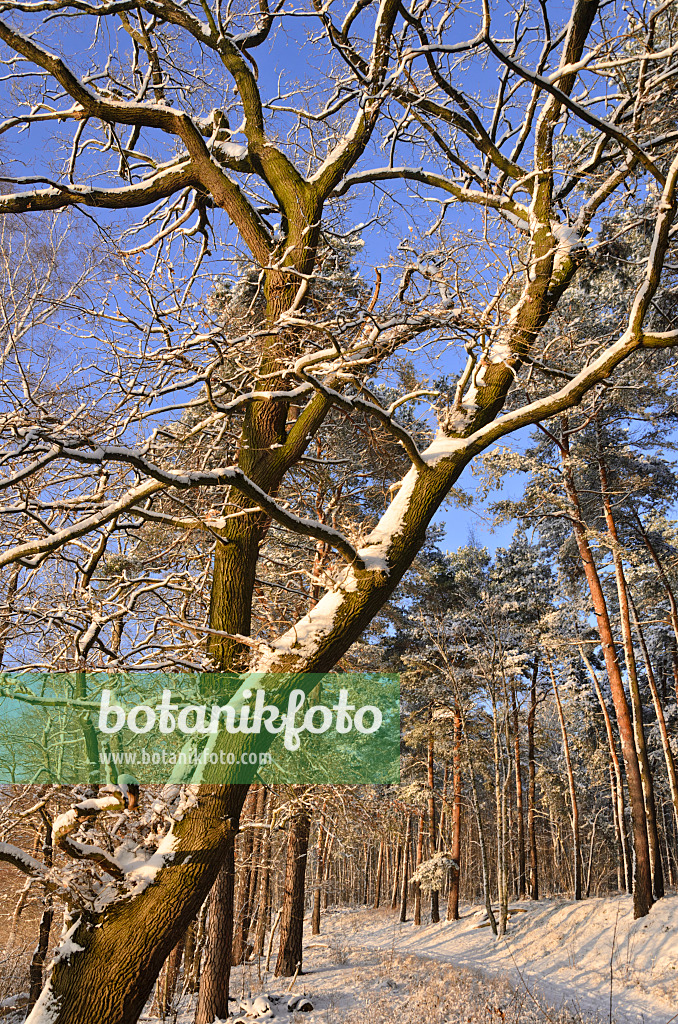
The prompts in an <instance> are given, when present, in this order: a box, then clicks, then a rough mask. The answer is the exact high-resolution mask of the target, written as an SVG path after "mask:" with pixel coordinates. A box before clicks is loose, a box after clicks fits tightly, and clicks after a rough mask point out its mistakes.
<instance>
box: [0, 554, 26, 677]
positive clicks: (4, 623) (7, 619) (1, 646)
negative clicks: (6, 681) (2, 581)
mask: <svg viewBox="0 0 678 1024" xmlns="http://www.w3.org/2000/svg"><path fill="white" fill-rule="evenodd" d="M20 574H21V566H20V565H17V566H16V567H15V568H14V569H12V574H11V576H10V577H9V582H8V584H7V595H6V598H5V608H4V610H3V617H2V618H1V619H0V668H2V663H3V661H4V659H5V651H6V650H7V639H8V637H9V633H10V629H11V623H12V612H13V611H14V598H15V597H16V593H17V590H18V587H19V576H20Z"/></svg>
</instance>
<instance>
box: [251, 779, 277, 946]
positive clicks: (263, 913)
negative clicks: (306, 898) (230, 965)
mask: <svg viewBox="0 0 678 1024" xmlns="http://www.w3.org/2000/svg"><path fill="white" fill-rule="evenodd" d="M272 811H273V797H272V795H271V796H270V797H269V799H268V801H267V802H266V815H265V818H264V825H265V826H266V827H265V828H264V830H263V836H262V838H261V867H260V871H259V893H258V904H259V910H258V912H257V926H256V928H255V931H254V948H253V950H252V953H253V955H254V956H263V955H264V942H265V939H266V927H267V924H268V920H269V904H270V897H271V829H270V825H271V821H272Z"/></svg>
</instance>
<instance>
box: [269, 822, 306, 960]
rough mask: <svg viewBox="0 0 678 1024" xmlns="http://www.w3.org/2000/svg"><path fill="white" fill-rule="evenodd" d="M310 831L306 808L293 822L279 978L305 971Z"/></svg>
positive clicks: (281, 931) (287, 868)
mask: <svg viewBox="0 0 678 1024" xmlns="http://www.w3.org/2000/svg"><path fill="white" fill-rule="evenodd" d="M310 831H311V819H310V816H309V814H308V811H307V810H306V809H304V808H302V809H300V810H298V811H297V812H296V814H295V815H294V817H293V818H292V821H291V822H290V832H289V838H288V842H287V866H286V871H285V892H284V896H283V906H282V916H281V918H280V947H279V949H278V960H277V962H276V965H275V976H276V978H279V977H281V976H282V977H291V976H292V975H293V974H294V973H295V971H296V970H297V969H299V970H301V962H302V946H303V937H304V895H305V881H306V861H307V859H308V840H309V835H310Z"/></svg>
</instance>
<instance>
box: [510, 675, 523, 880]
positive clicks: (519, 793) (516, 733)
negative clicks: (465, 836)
mask: <svg viewBox="0 0 678 1024" xmlns="http://www.w3.org/2000/svg"><path fill="white" fill-rule="evenodd" d="M511 711H512V715H513V746H514V757H515V773H516V817H517V819H518V896H519V898H520V899H523V898H524V896H525V891H526V864H525V817H524V813H523V779H522V773H521V764H520V729H519V723H518V702H517V700H516V688H515V685H514V683H513V680H511Z"/></svg>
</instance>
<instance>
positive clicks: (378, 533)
mask: <svg viewBox="0 0 678 1024" xmlns="http://www.w3.org/2000/svg"><path fill="white" fill-rule="evenodd" d="M418 477H419V473H418V471H417V470H416V469H415V468H414V466H413V467H412V468H411V469H410V471H409V472H408V473H407V475H406V477H405V479H404V480H403V482H402V486H401V488H400V490H399V491H398V493H397V494H396V496H395V497H394V499H393V501H392V502H391V504H390V505H389V506H388V508H387V509H386V511H385V512H384V514H383V516H382V517H381V519H380V520H379V522H378V523H377V525H376V526H375V528H374V529H373V530H372V532H371V533H370V534H369V536H368V537H367V539H366V541H365V546H364V547H362V548H361V549H360V551H359V552H358V554H359V555H360V557H361V558H362V559H363V561H364V562H365V563H366V564H367V560H370V561H371V563H372V564H373V565H375V564H376V565H378V566H379V567H380V568H381V567H382V566H383V569H386V570H387V569H388V554H389V551H390V549H391V546H392V544H393V541H394V540H395V538H396V537H398V536H399V535H400V534H401V533H402V531H403V529H404V527H405V515H406V513H407V510H408V509H409V507H410V501H411V499H412V494H413V493H414V488H415V486H416V483H417V479H418ZM382 571H383V570H382Z"/></svg>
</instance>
